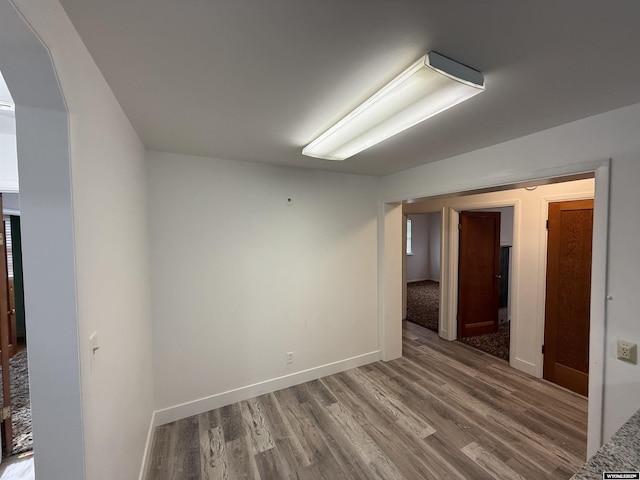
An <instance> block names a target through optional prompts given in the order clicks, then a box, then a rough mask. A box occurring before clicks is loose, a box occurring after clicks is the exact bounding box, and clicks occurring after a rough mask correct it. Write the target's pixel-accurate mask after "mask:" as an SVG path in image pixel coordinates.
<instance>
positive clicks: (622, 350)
mask: <svg viewBox="0 0 640 480" xmlns="http://www.w3.org/2000/svg"><path fill="white" fill-rule="evenodd" d="M618 359H619V360H624V361H626V362H631V363H638V346H637V345H636V344H635V343H631V342H625V341H624V340H618Z"/></svg>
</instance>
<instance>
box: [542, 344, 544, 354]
mask: <svg viewBox="0 0 640 480" xmlns="http://www.w3.org/2000/svg"><path fill="white" fill-rule="evenodd" d="M542 354H543V355H544V345H542Z"/></svg>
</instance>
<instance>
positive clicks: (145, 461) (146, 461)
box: [138, 412, 156, 480]
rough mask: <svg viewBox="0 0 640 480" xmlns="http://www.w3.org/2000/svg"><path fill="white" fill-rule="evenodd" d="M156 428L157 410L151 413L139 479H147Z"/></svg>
mask: <svg viewBox="0 0 640 480" xmlns="http://www.w3.org/2000/svg"><path fill="white" fill-rule="evenodd" d="M155 428H156V412H153V413H152V414H151V421H150V422H149V430H148V431H147V440H146V441H145V443H144V452H143V453H142V465H141V466H140V475H138V480H145V479H146V475H147V469H148V468H149V458H150V457H151V447H152V446H153V433H154V431H155Z"/></svg>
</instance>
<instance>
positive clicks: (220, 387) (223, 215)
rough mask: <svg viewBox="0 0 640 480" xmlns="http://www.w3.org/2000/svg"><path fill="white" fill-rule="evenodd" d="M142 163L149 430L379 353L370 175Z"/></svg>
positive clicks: (177, 158) (176, 161) (171, 159)
mask: <svg viewBox="0 0 640 480" xmlns="http://www.w3.org/2000/svg"><path fill="white" fill-rule="evenodd" d="M146 165H147V175H148V178H147V184H148V187H149V190H148V193H149V194H148V201H147V205H148V206H149V225H150V233H151V235H150V256H151V273H152V275H151V279H152V280H151V282H152V309H153V327H154V335H153V343H154V371H155V401H156V409H158V410H160V412H159V413H158V414H157V418H158V419H159V421H160V422H166V421H170V420H172V419H176V418H181V417H184V416H187V415H190V414H194V413H198V412H200V411H206V410H209V409H212V408H215V407H217V406H220V405H223V404H227V403H233V402H234V401H237V400H238V399H241V398H250V397H251V396H254V395H256V394H259V393H263V392H265V391H271V390H274V389H277V388H282V387H283V386H287V385H289V384H294V383H299V382H300V381H304V380H306V379H309V378H315V377H317V376H321V375H326V374H327V372H330V371H336V370H341V369H345V368H349V367H350V366H354V365H358V364H362V363H368V362H370V361H374V360H377V359H378V358H379V353H378V351H379V347H378V319H377V305H378V304H377V288H378V287H377V234H378V230H377V212H378V210H377V201H376V198H377V192H378V185H379V180H378V179H377V178H373V177H365V176H358V175H347V174H340V173H330V172H320V171H311V170H302V169H291V168H282V167H275V166H270V165H265V164H257V163H248V162H238V161H230V160H221V159H213V158H203V157H192V156H186V155H174V154H166V153H157V152H148V154H147V164H146ZM288 198H291V199H292V203H291V205H288V202H287V199H288ZM287 352H293V359H294V360H293V363H291V364H287V363H286V361H285V356H286V353H287Z"/></svg>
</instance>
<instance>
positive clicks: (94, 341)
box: [89, 332, 100, 372]
mask: <svg viewBox="0 0 640 480" xmlns="http://www.w3.org/2000/svg"><path fill="white" fill-rule="evenodd" d="M99 349H100V346H99V345H98V332H93V333H92V334H91V335H89V353H90V367H91V371H92V372H93V371H94V370H95V368H96V363H97V359H96V356H97V354H98V350H99Z"/></svg>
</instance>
